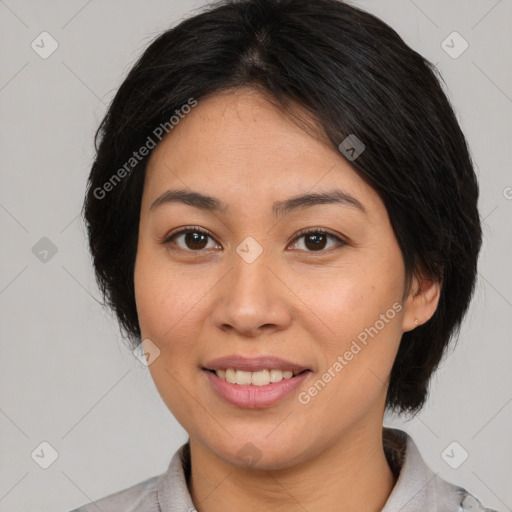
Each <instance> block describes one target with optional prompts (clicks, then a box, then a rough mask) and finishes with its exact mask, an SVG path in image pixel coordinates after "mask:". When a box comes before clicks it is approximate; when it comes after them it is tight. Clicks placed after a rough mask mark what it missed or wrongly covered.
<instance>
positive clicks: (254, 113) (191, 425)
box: [134, 89, 440, 512]
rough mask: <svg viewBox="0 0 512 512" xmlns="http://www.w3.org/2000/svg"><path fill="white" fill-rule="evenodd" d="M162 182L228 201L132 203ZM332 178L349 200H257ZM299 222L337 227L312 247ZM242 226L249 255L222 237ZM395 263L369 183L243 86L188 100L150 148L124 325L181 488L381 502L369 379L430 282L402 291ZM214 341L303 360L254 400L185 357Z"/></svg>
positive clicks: (284, 505) (380, 372) (259, 505)
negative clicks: (250, 448)
mask: <svg viewBox="0 0 512 512" xmlns="http://www.w3.org/2000/svg"><path fill="white" fill-rule="evenodd" d="M171 188H185V189H188V190H190V191H197V192H201V193H203V194H208V195H211V196H214V197H215V198H217V199H219V200H222V201H223V202H225V203H227V205H228V206H229V211H228V212H224V213H219V212H217V213H213V212H209V211H203V210H201V209H198V208H195V207H193V206H190V205H186V204H183V203H177V202H173V203H165V204H163V205H161V206H159V207H158V208H155V209H153V210H152V211H150V206H151V204H152V203H153V201H154V200H155V199H156V198H158V197H159V196H160V195H161V194H163V193H164V192H165V191H166V190H168V189H171ZM335 188H336V189H341V190H343V191H344V192H346V193H349V194H350V195H352V196H353V197H355V198H356V199H357V200H358V201H359V202H360V203H362V205H363V206H364V208H365V209H366V213H363V212H361V211H359V210H358V209H357V208H354V207H353V206H350V205H347V204H321V205H315V206H312V207H309V208H304V209H302V210H297V211H294V212H290V213H288V214H286V215H284V216H283V217H282V218H280V219H276V218H275V217H274V216H273V214H272V204H273V203H274V201H281V200H284V199H287V198H289V197H292V196H296V195H300V194H304V193H308V192H322V191H327V190H331V189H335ZM188 226H197V227H200V228H202V229H203V230H207V231H208V232H209V234H210V237H211V238H207V239H206V240H205V241H203V242H201V243H198V241H197V240H195V244H196V245H194V239H191V240H190V239H189V243H188V245H187V243H186V239H185V236H184V235H181V236H179V235H178V237H176V238H174V239H173V241H168V242H167V244H162V243H161V241H162V240H164V239H165V238H166V237H167V238H168V236H169V235H170V234H172V233H173V232H177V231H179V229H178V228H185V227H188ZM305 228H324V229H326V230H328V231H329V232H331V233H332V234H333V235H334V236H337V237H339V238H340V240H341V241H342V242H339V241H337V240H336V239H335V238H331V237H327V239H326V240H325V241H324V242H323V243H321V244H319V246H320V248H315V247H318V246H315V245H314V244H313V243H311V237H310V236H309V237H308V235H305V236H304V235H302V236H299V237H298V236H297V233H298V231H299V230H301V229H305ZM249 236H250V237H253V238H254V239H255V240H256V241H257V242H258V243H259V244H260V246H261V247H262V248H263V252H262V253H261V254H260V255H259V256H258V258H256V260H255V261H253V262H252V263H250V264H249V263H247V262H246V261H245V260H244V259H243V258H241V257H240V255H239V254H238V253H237V252H236V249H237V247H238V246H239V244H240V243H241V242H242V241H243V240H244V239H245V238H246V237H249ZM200 240H201V239H199V241H200ZM343 242H344V243H343ZM194 247H200V249H199V250H197V249H196V250H193V249H194ZM404 276H405V270H404V264H403V259H402V256H401V252H400V249H399V246H398V244H397V241H396V238H395V236H394V232H393V229H392V227H391V225H390V222H389V218H388V215H387V212H386V209H385V206H384V204H383V202H382V200H381V199H380V197H379V196H378V194H377V193H376V192H375V190H373V189H372V188H371V187H370V186H369V185H368V184H366V182H364V181H363V180H362V179H361V178H359V176H358V175H357V174H356V172H355V171H354V170H353V169H352V167H351V166H350V164H349V162H348V161H347V160H345V159H344V157H342V156H341V154H340V153H339V152H337V151H336V150H334V149H332V148H331V147H328V145H327V144H325V143H323V142H322V141H321V140H320V138H319V137H316V138H315V137H312V136H311V134H308V133H306V131H304V130H302V129H301V128H299V127H298V126H297V125H296V124H295V123H294V122H293V121H292V120H291V119H290V117H289V116H287V115H286V114H284V113H283V112H282V111H280V110H279V109H277V108H276V107H275V106H273V105H272V104H271V103H270V102H268V101H267V100H266V99H265V97H264V96H262V95H261V94H259V93H257V92H256V91H253V90H250V89H241V90H239V91H236V92H234V91H229V92H227V91H223V92H221V93H217V94H215V95H213V96H211V97H209V98H207V99H203V100H201V101H199V104H198V105H197V106H196V107H195V108H194V109H193V110H192V111H191V113H189V114H188V115H187V116H186V117H185V118H184V119H182V120H181V121H180V123H179V124H178V125H177V126H176V127H175V128H174V129H173V131H172V132H171V133H170V134H169V135H168V136H167V137H166V138H164V139H163V141H162V142H161V143H160V144H159V145H158V146H157V147H156V148H155V150H154V151H153V153H152V155H151V158H150V161H149V162H148V167H147V174H146V181H145V184H144V192H143V199H142V206H141V216H140V227H139V242H138V250H137V258H136V265H135V275H134V279H135V295H136V303H137V311H138V316H139V322H140V327H141V331H142V338H143V339H150V340H151V341H152V342H153V343H154V344H155V345H156V346H157V347H158V348H159V350H160V355H159V357H158V358H157V359H156V360H155V361H154V362H153V363H152V364H151V365H150V366H149V369H150V372H151V375H152V378H153V379H154V382H155V385H156V387H157V389H158V391H159V393H160V395H161V397H162V399H163V401H164V402H165V404H166V405H167V407H168V408H169V410H170V411H171V412H172V414H173V415H174V416H175V418H176V419H177V420H178V421H179V423H180V424H181V425H182V426H183V428H184V429H185V430H186V431H187V432H188V434H189V436H190V446H191V460H192V474H191V480H190V483H189V490H190V492H191V496H192V499H193V501H194V504H195V506H196V508H197V509H198V510H199V511H200V512H216V511H221V510H222V511H223V512H224V511H225V510H278V509H279V510H281V511H288V510H303V509H306V510H323V511H334V510H344V511H352V510H353V511H356V510H357V511H361V510H365V511H366V510H367V511H374V510H375V511H377V510H380V509H381V508H382V507H383V506H384V504H385V502H386V500H387V498H388V497H389V494H390V493H391V491H392V488H393V486H394V485H395V479H394V477H393V474H392V473H391V470H390V468H389V466H388V464H387V461H386V458H385V455H384V451H383V447H382V422H383V416H384V408H385V397H386V383H387V381H388V376H389V373H390V370H391V367H392V365H393V361H394V358H395V355H396V352H397V350H398V346H399V343H400V339H401V335H402V333H403V332H404V331H407V330H411V329H413V328H414V327H415V326H416V324H415V320H416V319H417V320H418V321H419V322H420V323H422V322H425V321H426V320H428V318H430V317H431V316H432V314H433V313H434V311H435V308H436V307H437V303H438V299H439V291H440V290H439V286H440V285H439V283H437V282H435V281H432V280H428V279H422V280H419V279H418V278H413V281H412V284H411V290H410V293H409V294H408V295H407V296H406V297H404V290H405V281H404V279H405V277H404ZM393 304H399V305H401V310H400V311H399V312H396V311H395V312H396V314H395V315H394V318H392V319H388V322H386V323H385V326H384V327H383V328H382V329H380V330H379V332H378V334H377V335H375V336H374V337H373V338H369V341H368V343H367V345H366V346H364V347H363V348H362V350H361V351H360V352H359V353H357V355H354V357H353V358H352V360H350V361H348V364H346V366H344V367H343V370H342V371H340V372H338V373H337V374H336V376H335V377H333V378H332V379H331V381H330V382H329V383H328V384H327V385H326V386H325V387H324V388H323V389H322V390H321V391H320V392H319V393H318V394H317V395H316V396H314V397H312V398H311V400H310V401H309V402H308V403H307V404H303V403H301V402H300V401H299V400H298V396H297V395H298V393H299V392H301V391H307V390H308V389H309V388H310V387H311V386H312V384H313V383H314V382H315V381H317V380H318V379H319V378H320V377H321V376H322V374H324V373H325V372H326V371H327V369H328V368H329V367H332V366H333V364H334V363H335V361H336V360H337V358H338V356H340V355H341V356H343V354H344V353H345V352H346V351H347V350H348V349H349V348H350V346H351V343H352V341H353V340H354V339H356V337H357V335H358V334H360V333H361V332H362V331H364V329H365V328H369V327H370V326H374V325H375V324H376V321H377V320H379V318H382V317H381V316H380V315H382V314H385V313H386V311H388V310H389V309H390V308H392V307H393ZM395 308H396V306H395ZM232 354H238V355H243V356H246V357H255V356H257V355H263V354H264V355H274V356H278V357H282V358H284V359H288V360H290V361H293V362H296V363H300V364H302V365H303V366H305V367H307V368H309V369H311V370H312V373H311V374H310V375H309V377H308V379H307V381H305V382H304V383H303V385H302V386H301V387H300V389H299V390H298V391H297V392H295V393H293V394H292V395H291V396H289V397H287V398H286V399H285V400H282V401H280V402H279V403H277V404H275V405H273V406H271V407H267V408H256V409H245V408H238V407H236V406H233V405H231V404H228V403H227V402H225V401H224V400H223V399H222V398H220V397H219V396H218V395H217V394H216V393H215V391H214V390H213V389H212V387H211V385H210V383H209V382H208V380H207V379H206V378H205V375H204V373H203V371H202V369H201V368H202V367H203V366H204V365H205V364H206V362H207V361H209V360H211V359H213V358H217V357H221V356H227V355H232ZM248 442H250V443H252V444H253V445H254V446H255V447H256V448H257V450H258V453H259V458H257V460H255V461H253V464H252V465H250V466H248V465H247V464H246V463H245V462H244V461H242V460H241V459H240V458H239V457H238V456H237V453H238V451H239V450H240V449H242V448H243V447H244V446H245V445H246V443H248ZM302 507H303V508H302ZM320 507H321V508H320Z"/></svg>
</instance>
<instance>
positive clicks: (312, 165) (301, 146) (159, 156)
mask: <svg viewBox="0 0 512 512" xmlns="http://www.w3.org/2000/svg"><path fill="white" fill-rule="evenodd" d="M298 113H299V114H301V111H300V110H298ZM304 115H306V114H305V113H304ZM309 124H311V123H309ZM176 187H179V188H190V189H192V190H194V191H199V192H203V193H208V194H209V195H214V196H216V197H222V198H224V200H225V202H227V203H231V202H233V203H240V204H241V203H242V202H244V201H247V200H248V199H249V196H250V199H251V200H254V201H256V199H257V198H259V199H261V200H262V201H266V200H267V199H268V200H274V201H275V200H278V199H279V198H282V197H283V196H286V197H288V196H293V195H298V194H304V193H306V192H321V191H323V190H326V189H329V190H330V189H332V188H334V187H337V188H341V189H343V190H344V191H346V192H347V193H348V194H350V195H354V196H360V197H364V198H365V201H366V202H370V203H371V202H374V201H379V198H378V196H377V194H376V192H375V191H374V190H373V189H372V188H371V187H369V185H368V184H366V182H364V181H363V180H362V179H361V178H360V177H359V176H358V174H357V173H356V172H355V171H354V169H353V168H352V166H351V165H350V164H349V162H348V161H347V160H346V159H345V158H344V157H343V156H342V155H341V154H340V153H339V152H338V151H337V150H336V149H334V148H333V147H332V146H330V145H329V144H328V143H327V142H326V140H325V137H324V136H322V134H319V135H316V136H315V134H314V133H313V134H312V133H311V131H310V130H305V129H304V128H303V127H301V126H300V125H297V123H296V122H295V121H294V119H292V118H291V117H290V115H289V114H287V113H285V112H284V111H282V110H281V109H279V108H278V107H276V106H275V105H274V104H273V103H271V102H270V101H269V100H268V99H267V98H266V97H265V96H263V95H261V94H260V93H257V92H255V91H253V90H248V89H242V90H240V91H236V92H233V91H222V92H220V93H217V94H215V95H212V96H210V97H208V98H206V99H204V100H199V102H198V104H197V106H196V107H195V108H194V109H193V110H192V111H190V113H188V114H186V115H184V116H183V118H182V119H180V121H179V123H178V124H177V125H176V126H175V127H174V128H173V130H172V131H171V132H170V133H169V134H168V135H167V136H166V137H165V138H164V139H163V140H162V142H161V143H160V144H158V146H157V147H156V148H155V150H154V151H153V153H152V155H151V157H150V160H149V162H148V165H147V174H146V183H145V190H144V194H145V196H150V197H149V198H148V199H147V200H148V201H149V199H150V198H151V199H152V200H154V199H155V197H156V196H157V195H159V194H161V193H162V192H163V191H165V190H166V189H168V188H176ZM146 206H147V205H146Z"/></svg>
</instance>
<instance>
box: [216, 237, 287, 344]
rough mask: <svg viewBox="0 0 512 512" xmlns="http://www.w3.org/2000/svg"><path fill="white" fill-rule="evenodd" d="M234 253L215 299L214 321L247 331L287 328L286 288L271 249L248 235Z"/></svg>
mask: <svg viewBox="0 0 512 512" xmlns="http://www.w3.org/2000/svg"><path fill="white" fill-rule="evenodd" d="M248 238H250V237H248ZM231 256H232V268H231V271H230V272H229V273H228V275H227V276H226V278H225V279H223V283H222V286H220V287H219V290H218V293H219V297H218V298H217V299H218V300H216V301H215V308H214V311H213V313H212V314H213V321H214V324H215V325H216V326H217V327H218V328H219V329H222V330H226V329H228V328H232V329H234V330H237V331H240V332H243V333H244V334H251V333H252V334H254V333H257V332H258V331H259V330H260V329H261V328H262V327H263V326H265V328H266V329H268V328H270V327H271V326H273V327H274V329H280V328H284V327H285V326H286V325H287V324H288V323H289V320H290V315H289V308H288V307H287V303H286V297H287V296H286V290H285V287H284V286H283V284H282V283H281V282H280V281H279V279H277V278H276V276H275V274H274V272H276V270H277V269H276V268H275V267H276V265H275V264H274V263H273V262H272V261H271V253H270V251H265V250H264V249H263V247H262V246H261V245H260V244H258V243H257V242H256V241H255V240H254V239H252V240H251V239H246V240H244V241H243V242H242V243H241V244H239V246H238V247H237V248H236V251H234V252H233V253H232V255H231ZM230 263H231V262H230ZM230 266H231V265H230Z"/></svg>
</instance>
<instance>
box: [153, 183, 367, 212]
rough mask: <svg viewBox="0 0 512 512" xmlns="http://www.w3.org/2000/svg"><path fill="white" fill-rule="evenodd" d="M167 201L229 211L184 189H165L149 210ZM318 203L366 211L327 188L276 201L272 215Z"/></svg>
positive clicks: (203, 208) (354, 201)
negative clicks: (326, 189) (323, 190)
mask: <svg viewBox="0 0 512 512" xmlns="http://www.w3.org/2000/svg"><path fill="white" fill-rule="evenodd" d="M168 203H183V204H187V205H189V206H193V207H195V208H199V209H201V210H205V211H210V212H215V213H221V214H226V213H228V212H229V207H228V205H227V204H226V203H224V202H222V201H220V200H219V199H216V198H215V197H212V196H208V195H204V194H201V193H199V192H191V191H189V190H184V189H174V190H167V191H166V192H164V193H163V194H162V195H161V196H159V197H158V198H157V199H155V201H153V203H152V204H151V206H150V208H149V211H150V212H151V211H153V210H155V209H156V208H158V207H159V206H162V205H164V204H168ZM320 204H341V205H345V206H350V207H353V208H355V209H357V210H360V211H361V212H362V213H366V208H365V207H364V206H363V205H362V204H361V202H360V201H359V200H357V199H356V198H355V197H353V196H351V195H350V194H347V193H346V192H343V191H342V190H339V189H334V190H328V191H326V192H316V193H309V194H304V195H300V196H295V197H291V198H289V199H286V200H284V201H276V202H275V203H274V204H273V206H272V213H273V215H274V217H282V216H284V215H286V214H288V213H290V212H292V211H295V210H299V209H303V208H308V207H311V206H316V205H320Z"/></svg>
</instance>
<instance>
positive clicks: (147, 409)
mask: <svg viewBox="0 0 512 512" xmlns="http://www.w3.org/2000/svg"><path fill="white" fill-rule="evenodd" d="M353 3H354V4H355V5H357V6H361V7H363V8H366V9H367V10H369V11H370V12H373V13H374V14H376V15H377V16H379V17H380V18H381V19H383V20H384V21H386V22H387V23H389V24H390V25H391V26H392V27H393V28H394V29H395V30H397V32H398V33H399V34H400V35H401V36H402V37H403V38H404V40H405V41H406V42H407V43H408V44H409V45H410V46H412V47H413V48H414V49H415V50H417V51H419V52H420V53H421V54H422V55H424V56H425V57H427V58H428V59H429V60H430V61H432V62H433V63H435V64H436V65H437V66H438V68H439V69H440V71H441V73H442V75H443V77H444V80H445V82H446V91H447V94H448V95H449V98H450V99H451V101H452V103H453V104H454V106H455V109H456V112H457V116H458V119H459V121H460V123H461V126H462V129H463V131H464V133H465V134H466V136H467V139H468V141H469V144H470V147H471V151H472V155H473V158H474V160H475V163H476V166H477V172H478V175H479V179H480V184H481V197H480V203H479V206H480V211H481V215H482V219H483V227H484V238H485V240H484V247H483V250H482V254H481V260H480V269H479V278H478V288H477V292H476V295H475V297H474V300H473V303H472V307H471V310H470V312H469V314H468V316H467V318H466V321H465V323H464V327H463V329H462V333H461V336H460V338H459V341H458V344H457V347H456V350H455V351H454V352H453V353H452V352H450V355H449V356H448V357H447V358H446V359H445V361H444V362H443V364H442V365H441V368H440V370H439V371H438V372H437V374H436V375H435V378H434V379H433V382H432V391H431V394H430V399H429V402H428V405H427V406H426V407H425V409H424V410H423V411H422V412H421V413H420V414H419V415H418V416H417V417H416V418H414V419H413V420H409V421H408V420H407V419H406V418H399V417H386V422H385V423H386V424H387V425H390V426H397V427H399V428H402V429H403V430H405V431H407V432H409V433H410V434H411V435H412V436H413V438H414V440H415V441H416V443H417V445H418V446H419V448H420V451H421V453H422V455H423V457H424V459H425V461H426V462H427V464H428V465H429V466H430V467H431V468H432V469H433V470H434V471H435V472H436V473H438V474H439V475H440V476H441V477H443V478H445V479H447V480H449V481H451V482H453V483H456V484H459V485H461V486H463V487H466V488H467V489H468V490H469V491H470V492H472V493H474V494H475V495H476V496H477V497H479V498H480V499H481V500H482V501H483V502H484V503H485V504H486V505H487V506H490V507H493V508H496V509H498V510H501V511H505V510H512V486H511V485H510V483H511V481H512V463H511V459H512V436H511V432H512V428H511V425H512V372H511V371H510V364H511V361H512V344H511V330H512V321H511V318H512V271H511V268H510V262H511V254H512V247H511V245H512V242H511V240H512V236H511V235H512V228H511V219H512V188H511V187H512V173H511V167H510V162H511V160H512V159H511V156H512V155H511V142H510V141H511V136H512V123H511V114H512V72H511V68H510V59H509V57H510V50H511V43H512V27H511V21H512V2H511V1H510V0H475V1H471V2H469V1H468V0H451V1H446V0H428V1H427V0H414V1H413V0H365V1H362V0H361V1H354V2H353ZM204 4H205V2H204V0H203V1H200V0H196V1H192V0H181V1H179V2H178V1H174V0H148V1H144V2H143V1H134V0H130V1H127V0H102V1H100V0H89V1H87V0H65V1H64V0H60V1H57V0H50V1H46V2H39V1H35V0H0V34H1V35H0V37H1V43H2V44H1V45H0V52H1V61H0V62H1V66H0V109H1V120H2V122H1V126H0V156H1V166H2V172H1V175H0V176H1V187H0V226H1V229H2V243H1V248H2V250H1V269H0V311H1V315H2V317H1V324H0V325H1V342H2V356H3V357H2V358H1V360H0V365H1V369H0V384H1V386H0V431H1V446H0V450H1V451H0V511H1V512H7V511H8V512H27V511H35V510H37V511H39V512H50V511H51V512H55V511H58V510H60V511H68V510H71V509H72V508H74V507H77V506H78V505H81V504H83V503H85V502H88V501H90V500H94V499H97V498H99V497H102V496H105V495H106V494H109V493H112V492H115V491H118V490H120V489H124V488H126V487H128V486H130V485H133V484H135V483H137V482H140V481H141V480H144V479H146V478H149V477H151V476H153V475H157V474H159V473H162V472H163V471H164V470H165V469H166V468H167V465H168V463H169V461H170V458H171V456H172V454H173V453H174V452H175V450H176V449H177V448H178V447H179V446H180V445H181V444H183V443H184V442H185V441H186V439H187V435H186V432H185V431H184V430H183V429H182V427H181V426H180V425H179V424H178V423H177V422H176V420H175V419H174V418H173V417H172V415H171V414H170V412H169V411H168V410H167V408H166V407H165V405H164V404H163V402H162V401H161V399H160V397H159V395H158V392H157V391H156V389H155V387H154V385H153V382H152V380H151V377H150V375H149V373H148V370H147V368H145V367H144V366H143V365H142V364H141V363H140V362H139V361H138V360H137V359H136V358H135V356H134V355H133V354H132V353H131V352H130V351H129V350H128V349H127V348H126V347H125V345H124V344H123V340H122V337H121V335H120V333H119V330H118V326H117V324H116V322H115V320H114V319H113V317H112V316H111V315H110V314H109V313H108V312H107V311H105V310H104V309H102V307H101V305H100V303H99V302H98V301H99V299H100V295H99V292H98V289H97V287H96V284H95V280H94V276H93V273H92V267H91V261H90V257H89V254H88V249H87V244H86V239H85V229H84V226H83V223H82V221H81V218H80V215H79V212H80V209H81V206H82V200H83V195H84V191H85V183H86V178H87V175H88V171H89V168H90V165H91V162H92V159H93V156H94V150H93V135H94V132H95V130H96V128H97V126H98V124H99V122H100V120H101V119H102V117H103V115H104V113H105V110H106V107H107V105H108V104H109V102H110V101H111V99H112V98H113V95H114V93H115V91H116V89H117V88H118V87H119V85H120V84H121V82H122V80H123V78H124V77H125V76H126V73H127V72H128V70H129V69H130V67H131V65H132V64H133V63H134V61H135V59H136V58H137V57H138V56H139V55H140V53H141V51H142V50H143V49H144V48H145V47H146V46H147V44H148V43H149V42H150V40H152V39H153V38H154V37H155V36H156V35H157V34H158V33H159V32H160V31H162V30H164V29H166V28H168V27H170V26H172V25H174V24H175V23H177V22H178V21H179V20H180V19H182V18H183V17H184V16H185V15H187V14H189V13H191V12H192V11H193V10H194V9H197V8H199V7H201V6H202V5H204ZM454 31H456V32H457V33H458V34H459V35H453V32H454ZM42 32H47V33H48V34H44V35H41V33H42ZM447 38H448V39H447ZM41 39H43V43H41ZM443 41H447V42H445V43H443ZM465 42H467V44H468V48H467V49H466V50H465V51H464V52H463V53H462V54H460V55H458V56H456V58H454V56H455V55H456V54H457V53H459V52H460V51H461V50H462V49H463V48H464V47H465V45H466V43H465ZM56 44H58V47H57V49H56V50H55V51H54V52H53V53H52V54H51V55H49V56H48V55H46V54H45V52H47V53H48V52H50V51H51V50H52V49H53V47H52V45H53V46H55V45H56ZM450 53H451V55H450ZM43 57H46V58H43ZM45 251H46V252H45ZM453 442H457V443H458V444H457V445H452V446H451V448H449V449H448V453H452V452H450V450H451V449H453V447H454V446H455V452H453V453H454V454H455V455H456V456H457V457H458V458H461V457H462V456H463V455H464V453H465V452H467V454H468V458H467V460H465V461H464V462H463V463H462V464H461V465H460V466H459V467H458V468H456V469H454V468H453V467H451V466H450V465H449V464H448V463H447V462H446V456H445V457H443V455H442V454H443V452H444V451H445V449H446V448H447V447H449V446H450V445H451V443H453ZM41 443H44V444H41ZM46 443H47V444H46ZM445 453H446V452H445ZM54 459H55V460H54ZM50 463H51V464H50ZM45 464H50V465H49V467H47V469H44V468H43V467H41V465H45Z"/></svg>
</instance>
